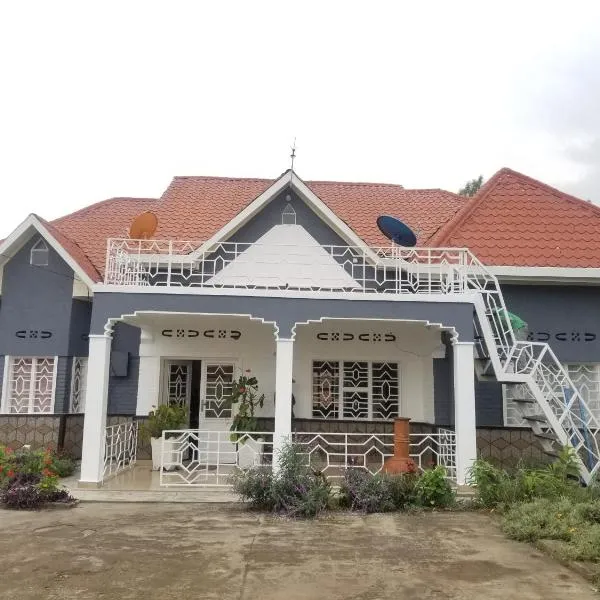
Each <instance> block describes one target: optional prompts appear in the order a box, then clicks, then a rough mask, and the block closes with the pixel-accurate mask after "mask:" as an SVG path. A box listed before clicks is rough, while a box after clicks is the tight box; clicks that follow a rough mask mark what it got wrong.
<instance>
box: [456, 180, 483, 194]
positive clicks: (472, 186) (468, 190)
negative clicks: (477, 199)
mask: <svg viewBox="0 0 600 600" xmlns="http://www.w3.org/2000/svg"><path fill="white" fill-rule="evenodd" d="M482 185H483V175H480V176H479V177H477V178H476V179H471V181H467V183H465V185H464V187H461V188H460V190H458V193H459V194H460V195H461V196H474V195H475V194H476V193H477V192H478V191H479V188H480V187H481V186H482Z"/></svg>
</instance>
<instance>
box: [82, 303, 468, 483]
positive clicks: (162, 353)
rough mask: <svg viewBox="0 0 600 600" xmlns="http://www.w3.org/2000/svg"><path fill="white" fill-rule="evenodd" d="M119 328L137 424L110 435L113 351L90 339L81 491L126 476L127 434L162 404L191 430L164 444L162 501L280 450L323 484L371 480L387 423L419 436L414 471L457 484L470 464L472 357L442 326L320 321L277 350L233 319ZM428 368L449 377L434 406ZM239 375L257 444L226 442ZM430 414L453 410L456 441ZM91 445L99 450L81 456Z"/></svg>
mask: <svg viewBox="0 0 600 600" xmlns="http://www.w3.org/2000/svg"><path fill="white" fill-rule="evenodd" d="M122 322H124V323H126V324H127V325H129V326H132V327H137V328H139V329H140V348H139V354H140V358H139V377H138V381H137V393H136V398H135V407H136V408H135V412H136V415H135V417H132V418H131V419H130V420H128V421H127V422H126V423H121V424H111V425H107V423H106V419H107V417H106V412H104V411H106V407H107V404H108V402H109V398H108V396H109V390H108V389H107V387H106V383H105V381H106V379H105V377H106V372H105V371H106V368H107V366H108V363H109V360H108V357H109V356H110V342H109V340H110V337H108V336H94V337H92V338H91V339H90V371H89V378H88V400H89V398H90V394H94V393H95V392H101V393H102V395H101V396H100V398H101V399H102V402H93V401H91V402H87V401H86V418H85V426H84V444H83V447H84V450H83V457H82V472H81V480H80V482H81V484H82V485H83V486H88V487H89V486H90V485H92V486H97V485H98V484H101V483H104V484H105V485H106V482H109V480H110V478H111V477H113V476H114V475H118V474H119V473H121V472H123V471H124V470H128V469H130V468H132V467H133V465H134V464H135V461H136V458H137V449H138V441H137V435H138V432H137V423H138V422H139V421H143V420H144V418H146V416H147V415H148V412H149V411H150V410H152V407H153V406H157V405H159V404H162V403H169V404H179V405H181V406H185V408H186V413H187V415H188V419H187V424H186V425H185V426H184V427H183V429H181V430H177V431H171V432H165V433H164V434H163V438H162V442H161V444H162V449H161V453H160V454H161V457H160V464H161V468H160V470H159V472H158V485H159V487H164V488H183V489H184V488H190V487H194V486H196V487H197V486H208V487H210V486H223V485H227V479H228V477H229V475H230V474H231V472H232V471H233V469H234V468H237V467H242V468H243V467H246V466H251V465H262V466H265V467H270V466H271V465H273V464H274V463H275V464H276V459H274V458H273V457H274V456H276V455H277V453H278V451H279V449H280V448H281V447H282V446H283V444H285V443H287V442H288V441H292V442H294V443H296V444H298V445H299V446H300V447H301V449H302V450H303V451H304V453H305V455H306V460H307V464H309V465H310V466H311V468H313V469H314V470H316V471H318V472H322V473H323V474H324V475H325V476H327V477H328V478H331V479H333V480H338V481H339V479H340V478H341V477H342V476H343V473H344V471H345V470H346V469H348V468H362V469H365V470H367V471H369V472H371V473H377V472H379V471H381V469H382V467H383V463H384V461H385V459H386V458H388V457H389V456H391V455H392V447H393V435H392V423H393V420H394V418H396V417H398V416H400V417H405V418H408V419H411V420H412V421H414V422H415V423H419V424H420V429H418V430H416V431H413V432H412V434H411V456H412V458H413V460H414V461H415V463H416V464H417V467H418V468H420V469H422V468H425V467H427V466H428V465H433V464H441V465H443V466H444V467H445V468H446V469H447V471H448V475H449V477H451V478H452V479H454V480H456V481H457V482H458V483H459V484H462V483H464V482H465V478H466V471H467V468H468V466H469V465H470V462H471V461H472V460H473V459H474V458H475V455H476V450H475V423H474V409H473V404H474V388H473V377H474V371H473V343H471V342H464V343H462V344H461V343H458V342H457V341H456V340H455V337H456V335H455V329H454V328H453V327H452V326H451V325H443V324H432V323H428V322H426V321H425V322H423V321H408V320H402V319H335V318H322V319H319V320H318V321H316V322H312V321H309V322H306V323H302V324H297V325H295V327H294V337H293V338H289V339H281V338H279V337H276V335H275V327H274V326H273V325H271V324H270V323H265V322H264V321H262V320H259V319H253V318H251V317H244V316H241V315H231V314H228V315H225V314H224V315H211V314H195V313H168V312H160V313H158V312H150V311H149V312H144V311H139V312H136V313H135V314H133V315H126V316H125V317H123V319H122ZM95 347H97V349H98V350H99V352H97V360H98V361H99V362H98V363H97V365H101V366H102V370H103V372H102V373H101V374H100V373H98V375H101V376H100V377H98V379H97V380H96V383H97V384H99V387H94V385H93V381H94V376H95V375H94V368H93V366H92V365H93V360H94V359H93V354H94V348H95ZM98 355H99V358H98ZM434 358H438V359H443V360H444V361H445V362H446V363H447V366H448V367H449V369H450V371H451V372H452V373H453V374H454V376H453V377H451V378H449V379H446V380H445V381H444V382H442V384H441V385H442V390H443V392H444V393H443V394H442V393H440V391H439V390H438V392H437V393H434V369H433V360H434ZM102 363H104V364H102ZM247 371H250V372H251V373H252V374H253V375H255V376H256V377H257V378H258V381H259V384H258V385H259V392H260V393H261V394H264V403H263V405H262V407H261V408H260V409H258V410H257V413H256V415H255V416H256V419H257V425H258V427H257V429H258V431H259V433H257V432H256V431H255V430H253V431H252V432H246V431H240V432H237V438H238V439H232V437H231V431H230V430H231V426H232V419H233V417H234V416H235V411H236V406H235V405H232V403H231V391H232V387H233V385H234V383H235V380H236V379H237V378H238V377H239V375H241V374H244V373H246V372H247ZM103 386H105V387H104V389H102V387H103ZM444 387H445V388H446V389H444ZM105 394H106V396H104V395H105ZM279 398H282V399H283V401H279ZM440 398H442V400H440ZM456 398H458V399H462V400H463V401H462V402H456V401H455V399H456ZM440 402H446V403H448V405H447V406H446V412H447V411H448V410H453V413H454V418H455V419H457V421H456V422H457V423H460V424H462V433H461V427H460V426H459V427H457V431H456V433H455V432H454V431H452V430H449V429H447V428H446V429H444V428H440V427H438V425H436V412H439V408H440V407H439V406H438V404H439V403H440ZM450 402H452V405H450V404H449V403H450ZM101 407H102V412H101V410H100V409H101ZM90 416H91V418H90ZM445 423H447V421H445ZM99 425H100V426H101V427H98V426H99ZM90 431H92V433H91V434H90ZM94 436H98V438H100V439H98V438H96V441H95V442H94V443H93V444H90V443H88V440H89V439H92V440H94ZM461 437H462V442H463V449H462V454H461V451H460V440H461ZM457 442H458V445H457ZM93 452H97V454H92V453H93ZM99 458H100V461H98V459H99ZM154 479H156V477H155V478H154ZM153 481H154V480H153V479H152V478H150V481H149V483H148V485H154V484H153Z"/></svg>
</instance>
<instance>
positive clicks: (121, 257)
mask: <svg viewBox="0 0 600 600" xmlns="http://www.w3.org/2000/svg"><path fill="white" fill-rule="evenodd" d="M479 264H480V263H479V262H478V261H477V259H475V257H474V256H473V255H472V254H471V252H470V251H469V250H468V249H465V248H404V247H401V246H393V247H392V246H389V247H371V248H366V247H360V246H331V245H330V246H327V245H325V246H321V245H319V246H298V245H284V244H280V245H263V244H244V243H236V242H221V243H217V244H210V245H207V244H206V243H205V242H189V241H177V240H134V239H115V238H111V239H109V240H108V248H107V258H106V273H105V280H104V281H105V283H106V284H109V285H124V286H179V287H200V288H213V289H236V288H238V289H272V290H304V291H311V292H315V291H317V292H318V291H323V292H334V291H335V292H363V293H387V294H417V293H421V294H450V293H461V292H464V291H466V290H467V277H468V276H469V274H470V272H471V271H472V269H474V270H477V269H478V268H479Z"/></svg>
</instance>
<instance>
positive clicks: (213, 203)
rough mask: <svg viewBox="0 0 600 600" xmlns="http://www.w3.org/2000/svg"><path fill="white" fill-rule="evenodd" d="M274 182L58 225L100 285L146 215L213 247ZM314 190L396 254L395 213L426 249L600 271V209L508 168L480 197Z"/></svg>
mask: <svg viewBox="0 0 600 600" xmlns="http://www.w3.org/2000/svg"><path fill="white" fill-rule="evenodd" d="M274 181H275V180H270V179H236V178H225V177H175V178H174V179H173V181H172V182H171V184H170V185H169V187H168V188H167V189H166V190H165V192H164V194H163V195H162V197H161V198H160V199H150V198H113V199H111V200H105V201H103V202H99V203H97V204H94V205H92V206H89V207H87V208H84V209H82V210H79V211H77V212H74V213H72V214H70V215H66V216H64V217H61V218H60V219H56V220H55V221H53V222H52V223H51V224H48V225H49V227H51V228H52V232H53V234H54V235H55V236H56V237H57V239H58V240H59V242H60V243H61V244H63V246H64V247H65V249H66V250H67V251H68V252H69V253H70V254H71V255H72V256H73V258H74V259H75V260H76V261H77V262H78V263H79V264H80V265H81V266H82V268H83V269H84V271H85V272H86V273H87V274H88V275H89V276H90V277H91V278H92V279H93V280H94V281H100V280H101V274H102V273H103V271H104V263H105V260H106V240H107V238H110V237H127V235H128V230H129V225H130V224H131V222H132V220H133V219H134V217H135V216H137V215H138V214H139V213H141V212H143V211H146V210H151V211H153V212H154V213H156V215H157V216H158V222H159V225H158V229H157V231H156V234H155V237H156V238H157V239H179V240H198V241H201V240H205V239H208V238H210V237H212V236H213V235H214V234H215V233H216V232H217V231H219V230H220V229H221V228H222V227H224V226H225V225H226V224H227V223H228V222H229V221H231V219H233V218H234V217H235V216H236V215H237V214H238V213H239V212H240V211H241V210H243V209H244V208H245V207H246V206H248V205H249V204H250V203H251V202H252V201H253V200H254V199H256V198H257V197H258V196H260V194H262V193H263V192H264V191H265V190H266V189H267V188H268V187H269V186H271V185H272V184H273V183H274ZM306 185H307V186H308V187H309V188H310V189H311V190H312V191H313V192H314V193H315V194H316V195H317V196H318V197H319V198H320V199H321V200H322V201H323V202H324V203H325V204H326V205H327V206H328V207H329V208H330V209H331V210H332V211H333V212H334V213H335V214H336V215H337V216H338V217H339V218H340V219H341V220H342V221H344V222H345V223H346V224H347V225H348V226H349V227H350V228H351V229H352V230H353V231H354V232H355V233H356V234H357V235H358V236H359V237H360V238H362V239H363V240H364V241H365V242H366V243H367V244H369V245H372V246H377V245H389V244H390V242H389V241H388V240H387V239H386V238H385V237H384V236H383V235H382V234H381V233H380V231H379V230H378V228H377V225H376V222H375V221H376V218H377V217H378V216H379V215H381V214H391V215H394V216H396V217H398V218H400V219H402V220H403V221H405V222H406V223H407V224H408V225H409V226H410V227H411V228H413V229H414V230H415V232H416V233H417V237H418V242H417V243H418V244H419V245H421V246H460V247H469V248H471V250H472V251H473V252H474V253H475V255H476V256H478V258H479V259H480V260H482V261H483V262H484V263H487V264H491V265H511V266H562V267H581V266H595V267H598V266H600V245H598V244H597V243H595V235H596V231H598V230H600V208H598V207H596V206H594V205H591V204H589V203H587V202H584V201H582V200H578V199H577V198H573V197H572V196H569V195H567V194H564V193H562V192H560V191H558V190H556V189H554V188H551V187H549V186H547V185H545V184H543V183H541V182H539V181H536V180H535V179H531V178H530V177H526V176H525V175H521V174H520V173H516V172H515V171H511V170H510V169H502V170H501V171H499V172H498V173H496V175H494V176H493V177H492V178H491V179H490V180H489V181H488V182H487V183H486V184H485V185H484V186H483V187H482V189H481V190H480V191H479V193H478V194H477V195H476V196H474V197H473V198H465V197H462V196H459V195H457V194H454V193H452V192H447V191H444V190H439V189H431V190H426V189H425V190H423V189H421V190H411V189H405V188H403V187H402V186H400V185H391V184H377V183H344V182H334V181H312V182H311V181H307V182H306Z"/></svg>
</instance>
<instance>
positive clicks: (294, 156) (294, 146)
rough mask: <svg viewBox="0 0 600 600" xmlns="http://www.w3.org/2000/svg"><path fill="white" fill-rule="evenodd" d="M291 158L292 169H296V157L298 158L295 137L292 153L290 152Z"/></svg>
mask: <svg viewBox="0 0 600 600" xmlns="http://www.w3.org/2000/svg"><path fill="white" fill-rule="evenodd" d="M290 158H291V159H292V166H291V170H292V171H293V170H294V159H295V158H296V138H295V137H294V145H293V146H292V153H291V154H290Z"/></svg>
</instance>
